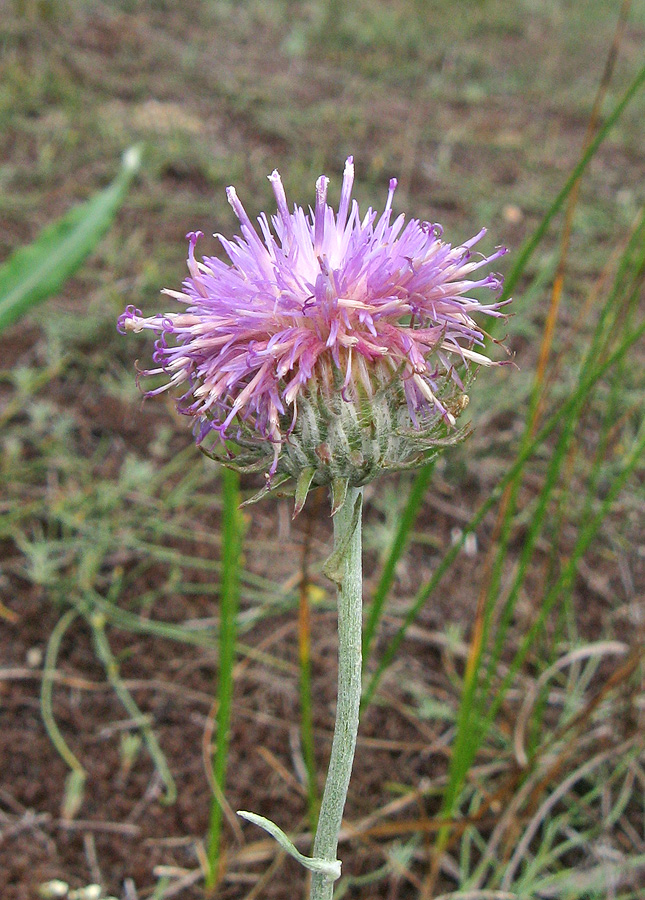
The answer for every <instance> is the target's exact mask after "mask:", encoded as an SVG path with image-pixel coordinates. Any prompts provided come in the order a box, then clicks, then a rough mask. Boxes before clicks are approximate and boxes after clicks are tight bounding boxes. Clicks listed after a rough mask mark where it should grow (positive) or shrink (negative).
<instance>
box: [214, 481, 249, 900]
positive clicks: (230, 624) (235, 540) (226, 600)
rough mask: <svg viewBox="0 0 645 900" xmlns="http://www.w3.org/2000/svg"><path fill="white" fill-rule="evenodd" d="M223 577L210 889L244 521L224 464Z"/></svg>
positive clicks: (219, 826)
mask: <svg viewBox="0 0 645 900" xmlns="http://www.w3.org/2000/svg"><path fill="white" fill-rule="evenodd" d="M221 472H222V575H221V578H222V581H221V591H220V606H219V609H220V628H219V666H218V677H217V716H216V720H217V743H216V747H215V754H214V758H213V781H214V784H215V792H214V796H213V798H212V801H211V815H210V826H209V831H208V850H207V854H208V872H207V875H206V890H207V892H211V891H212V890H213V888H214V886H215V884H216V883H217V877H218V870H219V861H220V849H221V835H222V805H221V803H220V800H219V798H220V797H221V796H222V795H223V793H224V789H225V786H226V769H227V763H228V745H229V737H230V724H231V707H232V702H233V665H234V662H235V649H236V648H235V644H236V636H237V613H238V607H239V591H240V567H241V543H242V522H241V514H240V511H239V505H240V487H239V475H238V474H237V472H233V471H231V470H230V469H227V468H222V470H221Z"/></svg>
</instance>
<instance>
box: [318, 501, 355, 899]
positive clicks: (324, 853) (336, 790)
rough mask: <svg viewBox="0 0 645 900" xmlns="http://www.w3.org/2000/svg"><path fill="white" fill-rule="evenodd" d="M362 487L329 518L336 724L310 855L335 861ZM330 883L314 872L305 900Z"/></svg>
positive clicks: (346, 771) (351, 723)
mask: <svg viewBox="0 0 645 900" xmlns="http://www.w3.org/2000/svg"><path fill="white" fill-rule="evenodd" d="M362 503H363V489H362V488H351V487H350V488H348V490H347V497H346V499H345V503H344V504H343V506H342V507H341V508H340V509H339V510H338V512H337V513H336V515H335V516H334V554H333V557H332V558H334V559H335V560H336V562H337V564H338V584H339V588H338V702H337V705H336V725H335V728H334V739H333V742H332V748H331V757H330V760H329V770H328V772H327V782H326V784H325V791H324V794H323V799H322V803H321V806H320V815H319V819H318V829H317V831H316V837H315V840H314V847H313V855H314V857H316V858H320V859H324V860H329V861H333V860H335V859H336V850H337V847H338V835H339V833H340V827H341V822H342V819H343V809H344V808H345V800H346V798H347V789H348V787H349V779H350V776H351V773H352V764H353V762H354V750H355V749H356V736H357V734H358V716H359V709H360V702H361V633H362V565H361V508H362ZM333 890H334V882H333V880H332V879H331V878H330V877H329V876H327V875H324V874H320V873H314V875H313V876H312V879H311V894H310V897H311V900H331V897H332V895H333Z"/></svg>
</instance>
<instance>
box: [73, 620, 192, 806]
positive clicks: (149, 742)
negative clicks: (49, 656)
mask: <svg viewBox="0 0 645 900" xmlns="http://www.w3.org/2000/svg"><path fill="white" fill-rule="evenodd" d="M86 618H87V622H88V624H89V626H90V628H91V629H92V638H93V640H94V649H95V650H96V655H97V657H98V658H99V660H100V661H101V663H102V665H103V667H104V669H105V674H106V675H107V677H108V681H109V682H110V684H111V685H112V687H113V688H114V692H115V694H116V695H117V697H118V698H119V700H120V701H121V703H122V704H123V706H124V708H125V710H126V712H127V713H128V715H129V716H130V717H131V718H132V720H133V722H135V723H136V725H137V727H138V728H139V729H140V731H141V735H142V737H143V740H144V742H145V745H146V747H147V749H148V752H149V754H150V756H151V757H152V761H153V763H154V765H155V769H156V770H157V772H158V773H159V777H160V778H161V780H162V782H163V785H164V788H165V790H166V793H165V795H164V797H163V800H162V802H163V803H164V804H167V805H169V806H170V805H172V804H173V803H174V802H175V801H176V799H177V787H176V785H175V782H174V779H173V777H172V773H171V772H170V768H169V767H168V763H167V762H166V757H165V756H164V753H163V750H162V749H161V746H160V745H159V741H158V740H157V736H156V735H155V733H154V731H153V729H152V727H151V725H150V722H149V719H148V716H145V715H144V714H143V713H142V712H141V710H140V709H139V707H138V705H137V703H136V702H135V700H134V697H133V696H132V694H131V693H130V691H129V690H128V689H127V687H126V686H125V684H124V683H123V680H122V678H121V676H120V674H119V665H118V663H117V661H116V659H115V658H114V654H113V653H112V649H111V647H110V643H109V641H108V639H107V635H106V633H105V616H104V615H103V614H102V613H92V614H91V615H89V616H87V617H86Z"/></svg>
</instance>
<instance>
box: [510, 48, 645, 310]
mask: <svg viewBox="0 0 645 900" xmlns="http://www.w3.org/2000/svg"><path fill="white" fill-rule="evenodd" d="M644 84H645V66H643V68H642V69H640V70H639V72H638V74H637V75H636V77H635V78H634V80H633V81H632V82H631V84H630V85H629V87H628V88H627V90H626V91H625V93H624V94H623V96H622V98H621V99H620V102H619V103H617V104H616V106H615V107H614V108H613V110H612V111H611V112H610V113H609V115H608V116H607V118H606V119H605V122H604V124H603V126H602V128H600V129H599V130H598V133H597V134H596V136H595V137H594V139H593V140H592V141H591V143H590V144H589V146H588V147H587V149H586V150H585V152H584V153H583V154H582V156H581V157H580V161H579V162H578V164H577V165H576V166H575V168H574V169H573V171H572V172H571V175H570V176H569V178H568V179H567V181H566V183H565V185H564V187H563V188H562V190H561V191H560V192H559V194H558V195H557V196H556V198H555V200H554V201H553V203H552V204H551V206H550V207H549V209H548V210H547V213H546V215H545V216H544V218H543V219H542V221H541V222H540V224H539V225H538V227H537V228H536V229H535V231H534V232H533V234H532V235H531V237H530V238H529V239H528V240H527V241H526V242H525V243H524V246H523V247H522V248H521V249H520V251H519V253H518V255H517V258H516V260H515V264H514V265H513V267H512V268H511V271H510V272H509V273H508V275H507V276H506V279H505V281H504V291H503V294H502V296H503V297H504V299H507V298H508V297H510V296H511V295H512V293H513V291H514V290H515V288H516V287H517V285H518V284H519V281H520V278H521V277H522V276H523V274H524V272H525V270H526V266H527V264H528V262H529V260H530V258H531V257H532V256H533V253H534V252H535V250H537V248H538V246H539V245H540V243H541V242H542V239H543V238H544V236H545V235H546V233H547V230H548V228H549V225H550V224H551V222H552V221H553V219H554V218H555V216H556V215H557V214H558V213H559V212H560V210H561V209H562V207H563V206H564V204H565V202H566V200H567V198H568V197H569V195H570V194H571V191H572V190H573V189H574V187H575V185H576V183H577V181H578V179H579V178H580V176H581V175H582V174H583V172H584V171H585V169H586V168H587V166H588V165H589V163H590V162H591V160H592V159H593V158H594V156H595V155H596V153H597V151H598V148H599V147H600V145H601V144H602V142H603V141H604V140H605V138H606V137H607V136H608V135H609V133H610V131H611V130H612V129H613V128H614V126H615V125H616V123H617V122H618V120H619V119H620V117H621V116H622V114H623V113H624V111H625V109H626V108H627V106H628V105H629V103H630V102H631V101H632V100H633V99H634V97H635V96H636V94H637V93H638V91H639V90H640V89H641V87H642V86H643V85H644Z"/></svg>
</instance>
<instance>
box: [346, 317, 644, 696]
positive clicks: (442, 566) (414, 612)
mask: <svg viewBox="0 0 645 900" xmlns="http://www.w3.org/2000/svg"><path fill="white" fill-rule="evenodd" d="M644 334H645V324H643V325H641V326H639V327H638V328H636V329H635V330H634V331H633V332H631V333H630V334H629V335H628V336H627V337H625V338H624V339H623V341H622V342H621V343H620V345H619V346H618V348H617V349H616V350H615V351H614V352H613V353H612V354H611V355H610V356H609V357H608V358H607V359H606V360H605V361H604V362H603V363H602V364H600V365H599V366H598V367H597V368H596V369H595V370H594V371H593V372H591V373H590V374H588V375H587V377H586V378H585V379H584V380H582V381H581V382H579V383H578V385H577V388H576V389H575V390H574V392H573V393H572V395H571V396H570V397H569V399H568V400H567V401H566V402H565V403H563V404H562V406H560V407H559V409H557V410H556V411H555V412H553V413H552V414H551V416H550V417H549V418H548V419H547V421H546V422H545V424H544V425H543V426H542V428H541V429H540V431H539V432H538V433H537V435H536V436H535V438H534V439H533V440H532V441H531V442H530V443H529V444H527V446H526V447H524V448H523V449H522V450H521V451H520V452H519V453H518V455H517V457H516V459H515V462H514V463H513V465H512V466H511V468H510V469H509V470H508V472H507V473H506V474H505V475H504V477H503V478H501V479H500V481H499V482H498V484H497V485H496V486H495V488H493V490H492V491H491V493H490V495H489V496H488V497H487V498H486V500H485V501H484V502H483V503H482V505H481V506H480V507H479V509H478V510H477V512H476V513H475V514H474V516H473V517H472V518H471V520H470V522H468V524H467V525H465V527H464V529H463V532H462V535H461V537H460V538H459V540H458V541H456V542H455V544H453V546H452V547H451V548H450V550H449V551H448V552H447V553H446V554H445V556H444V557H443V559H442V560H441V562H440V563H439V565H438V566H437V568H436V570H435V572H434V575H433V576H432V577H431V578H430V579H429V581H427V582H426V584H424V585H423V586H422V587H421V588H420V589H419V591H418V592H417V594H416V596H415V598H414V600H413V602H412V604H411V606H410V608H409V609H408V612H407V613H406V615H405V618H404V620H403V623H402V625H401V626H400V627H399V629H398V630H397V631H396V633H395V634H394V636H393V637H392V638H391V640H390V641H389V643H388V645H387V646H386V648H385V650H384V652H383V654H382V656H381V658H380V660H379V664H378V666H377V668H376V670H375V671H374V673H373V674H372V676H371V678H370V679H369V681H368V683H367V686H366V688H365V691H364V692H363V706H364V707H365V706H367V705H368V704H369V703H370V701H371V699H372V697H373V696H374V693H375V691H376V689H377V687H378V685H379V683H380V681H381V678H382V677H383V675H384V674H385V672H386V670H387V669H388V667H389V666H390V663H391V662H392V660H393V659H394V657H395V656H396V653H397V651H398V649H399V647H400V646H401V644H402V642H403V640H404V639H405V636H406V634H407V631H408V629H409V627H410V625H412V623H413V622H414V621H415V620H416V618H417V616H418V615H419V613H420V612H421V610H422V609H423V607H424V605H425V604H426V603H427V601H428V599H429V598H430V596H431V595H432V594H433V593H434V591H435V589H436V588H437V586H438V585H439V584H440V582H441V581H442V579H443V576H444V575H445V574H446V572H447V571H448V569H449V568H450V566H451V565H452V563H453V562H454V560H455V559H456V557H457V556H458V554H459V552H460V551H461V548H462V547H463V545H464V543H465V541H466V538H467V537H468V535H469V534H471V533H472V532H473V531H474V530H475V529H476V528H477V527H478V526H479V525H480V524H481V522H482V521H483V520H484V518H485V517H486V515H487V513H488V512H490V510H491V509H493V507H494V506H495V504H496V503H497V502H498V500H499V499H500V497H501V496H502V494H503V492H504V490H505V489H506V488H507V486H508V485H509V484H510V483H511V482H512V480H513V479H514V478H515V477H516V476H517V474H518V473H519V472H520V471H521V470H522V469H523V468H524V466H525V465H526V462H527V460H529V459H530V458H531V457H533V456H534V454H535V453H536V452H537V451H538V450H539V449H540V448H541V447H542V445H543V444H544V441H545V440H546V439H547V438H548V437H549V435H550V434H552V433H553V431H554V430H555V429H556V428H557V426H558V425H559V423H560V422H562V421H563V420H564V419H566V417H567V416H568V415H570V414H571V412H572V410H573V409H574V408H575V406H576V404H577V403H578V400H579V397H580V396H581V395H585V394H587V393H588V392H589V391H590V390H591V389H592V388H593V387H594V385H596V384H597V383H598V382H599V381H600V379H601V378H602V377H603V375H604V374H605V373H606V372H607V371H609V370H610V369H611V368H612V366H614V365H615V364H616V363H617V362H618V361H619V360H621V359H623V358H624V356H625V355H626V354H627V352H628V351H629V350H630V349H631V348H632V347H633V346H634V344H636V343H637V342H638V341H639V340H640V339H641V338H642V337H643V335H644Z"/></svg>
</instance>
